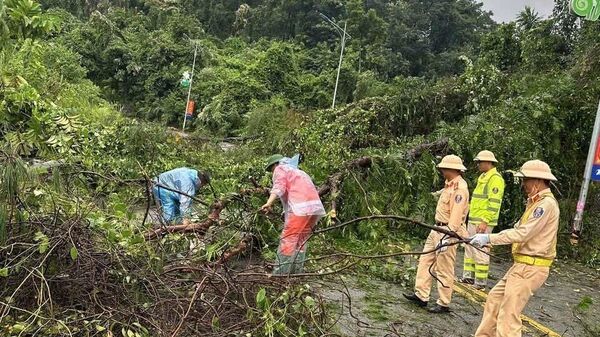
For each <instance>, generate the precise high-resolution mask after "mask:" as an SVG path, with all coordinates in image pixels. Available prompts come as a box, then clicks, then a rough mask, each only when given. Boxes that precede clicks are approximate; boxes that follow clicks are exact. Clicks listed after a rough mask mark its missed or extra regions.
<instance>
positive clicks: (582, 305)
mask: <svg viewBox="0 0 600 337" xmlns="http://www.w3.org/2000/svg"><path fill="white" fill-rule="evenodd" d="M592 304H594V300H592V298H591V297H589V296H583V297H582V298H581V301H579V304H577V309H579V310H583V311H585V310H588V309H589V308H590V306H591V305H592Z"/></svg>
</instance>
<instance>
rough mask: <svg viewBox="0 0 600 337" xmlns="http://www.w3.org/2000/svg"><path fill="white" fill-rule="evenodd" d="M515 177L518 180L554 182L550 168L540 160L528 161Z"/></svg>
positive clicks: (554, 178)
mask: <svg viewBox="0 0 600 337" xmlns="http://www.w3.org/2000/svg"><path fill="white" fill-rule="evenodd" d="M515 177H519V178H537V179H544V180H552V181H556V180H557V179H556V177H555V176H554V174H552V171H551V170H550V166H548V164H546V163H544V162H543V161H541V160H537V159H536V160H530V161H527V162H525V164H523V166H521V169H520V170H519V172H517V173H515Z"/></svg>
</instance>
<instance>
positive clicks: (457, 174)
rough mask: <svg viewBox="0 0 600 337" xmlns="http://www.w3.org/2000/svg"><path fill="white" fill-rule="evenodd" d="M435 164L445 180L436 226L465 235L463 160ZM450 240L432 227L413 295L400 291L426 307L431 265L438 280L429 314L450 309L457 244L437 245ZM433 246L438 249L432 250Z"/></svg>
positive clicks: (447, 159)
mask: <svg viewBox="0 0 600 337" xmlns="http://www.w3.org/2000/svg"><path fill="white" fill-rule="evenodd" d="M437 167H438V169H439V170H440V171H441V173H442V175H443V176H444V178H445V179H446V184H445V187H444V189H443V190H442V191H441V195H440V198H439V199H438V203H437V207H436V209H435V221H436V225H437V226H441V227H442V228H444V229H446V230H451V231H454V232H456V233H457V234H459V235H461V236H463V237H466V236H468V234H467V231H466V228H465V226H464V222H465V218H466V216H467V213H468V210H469V189H468V186H467V182H466V181H465V180H464V179H463V177H462V175H461V172H464V171H465V170H466V167H465V166H464V165H463V162H462V159H460V157H458V156H455V155H449V156H445V157H444V158H442V161H441V162H440V163H439V164H438V165H437ZM453 240H454V239H452V238H448V237H446V236H445V235H444V234H442V233H439V232H436V231H433V230H432V231H431V232H430V233H429V236H428V237H427V241H425V246H424V247H423V252H430V253H427V254H424V255H421V256H420V257H419V266H418V268H417V277H416V281H415V291H414V293H412V294H403V295H404V297H406V298H407V299H409V300H411V301H412V302H414V303H416V304H417V305H419V306H422V307H425V306H427V302H428V301H429V294H430V293H431V286H432V283H433V277H432V276H431V274H430V273H429V268H430V267H431V266H432V265H433V268H432V271H433V272H434V273H435V274H436V277H437V278H438V279H439V281H441V283H440V282H438V285H437V289H438V294H439V299H438V301H437V304H436V305H435V306H434V307H432V308H430V309H429V312H432V313H444V312H449V311H450V310H449V308H448V305H449V304H450V300H451V298H452V285H453V283H454V263H455V261H456V245H452V246H448V247H445V246H444V247H441V248H440V245H443V244H444V243H450V242H452V241H453ZM436 248H440V249H438V250H436V251H434V252H432V251H433V250H435V249H436Z"/></svg>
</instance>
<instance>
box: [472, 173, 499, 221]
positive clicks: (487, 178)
mask: <svg viewBox="0 0 600 337" xmlns="http://www.w3.org/2000/svg"><path fill="white" fill-rule="evenodd" d="M503 195H504V178H502V176H501V175H500V173H498V170H497V169H496V168H495V167H494V168H493V169H491V170H489V171H487V172H485V173H483V174H481V175H480V176H479V178H478V179H477V186H476V187H475V190H474V191H473V194H472V197H471V204H470V205H469V223H470V224H473V225H479V224H480V223H481V222H486V223H487V224H488V226H496V225H497V224H498V217H499V215H500V206H501V205H502V196H503Z"/></svg>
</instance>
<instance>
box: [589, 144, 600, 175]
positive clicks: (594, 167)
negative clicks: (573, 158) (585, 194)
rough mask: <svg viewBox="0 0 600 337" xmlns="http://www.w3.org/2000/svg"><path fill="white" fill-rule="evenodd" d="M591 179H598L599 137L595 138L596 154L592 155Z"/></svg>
mask: <svg viewBox="0 0 600 337" xmlns="http://www.w3.org/2000/svg"><path fill="white" fill-rule="evenodd" d="M590 178H591V179H592V180H593V181H600V137H598V139H597V140H596V154H595V155H594V163H593V165H592V176H591V177H590Z"/></svg>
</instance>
